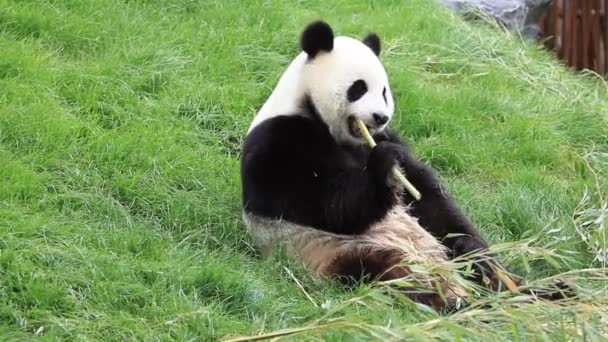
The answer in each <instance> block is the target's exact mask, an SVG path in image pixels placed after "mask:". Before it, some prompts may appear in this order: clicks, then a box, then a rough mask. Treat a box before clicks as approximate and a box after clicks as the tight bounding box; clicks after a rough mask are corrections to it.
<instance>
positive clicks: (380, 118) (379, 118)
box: [372, 113, 388, 126]
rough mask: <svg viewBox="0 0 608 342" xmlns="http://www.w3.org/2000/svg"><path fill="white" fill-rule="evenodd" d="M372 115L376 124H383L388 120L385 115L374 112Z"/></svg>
mask: <svg viewBox="0 0 608 342" xmlns="http://www.w3.org/2000/svg"><path fill="white" fill-rule="evenodd" d="M372 116H373V117H374V121H375V122H376V125H378V126H381V125H384V124H385V123H387V122H388V116H387V115H384V114H378V113H374V114H372Z"/></svg>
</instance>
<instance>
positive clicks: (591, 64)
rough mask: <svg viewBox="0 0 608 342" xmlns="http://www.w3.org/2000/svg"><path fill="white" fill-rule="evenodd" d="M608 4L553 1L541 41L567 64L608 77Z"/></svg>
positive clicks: (602, 0) (544, 19)
mask: <svg viewBox="0 0 608 342" xmlns="http://www.w3.org/2000/svg"><path fill="white" fill-rule="evenodd" d="M607 10H608V0H553V3H552V5H551V7H550V8H549V11H548V13H547V14H546V15H545V16H543V17H542V18H541V19H540V29H541V39H544V40H545V46H546V47H547V48H548V49H551V50H553V51H555V52H556V53H557V55H558V57H559V58H560V59H562V60H563V61H564V62H565V63H566V64H568V65H570V66H572V67H574V68H576V69H578V70H582V69H590V70H594V71H596V72H597V73H599V74H601V75H608V13H607Z"/></svg>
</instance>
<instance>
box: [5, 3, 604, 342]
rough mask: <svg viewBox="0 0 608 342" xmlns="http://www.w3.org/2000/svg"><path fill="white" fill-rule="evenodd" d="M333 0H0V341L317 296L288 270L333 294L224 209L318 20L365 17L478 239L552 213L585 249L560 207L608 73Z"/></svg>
mask: <svg viewBox="0 0 608 342" xmlns="http://www.w3.org/2000/svg"><path fill="white" fill-rule="evenodd" d="M249 3H251V4H249ZM332 3H333V4H332V5H328V4H325V2H324V1H313V3H306V4H303V3H292V2H288V1H274V2H264V3H263V4H259V3H258V2H246V1H204V2H200V3H199V2H195V1H187V0H171V1H128V2H127V1H124V2H123V1H105V2H103V3H102V2H90V1H78V0H73V1H60V2H42V1H40V2H38V1H27V2H13V1H7V0H0V160H2V162H1V163H0V336H1V337H2V338H1V339H2V340H7V339H22V338H28V337H32V336H34V335H38V336H44V337H46V338H49V339H53V338H70V339H73V338H77V339H103V340H112V339H118V340H123V339H143V338H149V339H150V338H151V339H168V338H171V339H184V338H196V337H198V338H202V339H213V338H217V337H220V336H224V335H226V334H251V333H256V332H258V331H271V330H275V329H280V328H285V327H297V326H301V325H304V324H306V323H307V322H309V321H310V320H313V319H316V318H318V317H320V316H321V315H323V314H325V313H326V309H325V308H320V307H319V308H317V307H316V306H315V305H313V304H312V303H311V302H310V301H309V300H308V299H307V298H306V297H305V295H304V294H303V292H302V291H301V290H300V289H299V288H298V286H296V284H295V283H294V281H293V280H292V278H291V277H290V276H289V275H288V273H287V272H286V271H285V269H284V267H288V268H289V269H291V270H292V271H293V272H294V273H295V276H296V277H298V278H301V281H302V282H303V283H304V286H306V289H307V291H308V292H309V293H310V295H311V296H312V298H313V300H314V301H315V302H317V303H323V302H326V303H328V304H329V305H331V303H337V302H340V301H342V300H346V299H348V298H350V297H351V294H349V293H345V292H340V291H338V290H337V289H335V288H333V287H332V286H331V285H330V284H327V283H325V284H323V283H321V284H317V283H314V282H312V281H311V280H310V279H308V278H307V277H306V276H305V274H304V273H303V272H302V271H301V270H300V269H299V268H298V267H297V266H296V265H290V264H289V263H287V262H286V261H282V262H281V263H276V262H275V261H274V260H268V261H260V260H258V259H257V258H256V257H255V255H254V252H253V251H252V249H251V247H250V245H249V241H250V240H249V238H248V237H247V235H246V234H245V233H244V230H243V226H242V224H241V222H240V203H239V201H240V185H239V161H238V153H239V148H240V142H241V141H242V137H243V134H244V133H245V132H246V129H247V127H248V124H249V122H250V120H251V119H252V116H253V114H254V112H255V110H256V108H259V107H260V106H261V104H262V103H263V101H264V99H265V98H266V97H267V96H268V95H269V93H270V91H271V88H272V87H273V86H274V84H275V82H276V81H277V79H278V77H279V76H280V74H281V72H282V71H283V70H284V68H285V67H286V65H287V64H288V63H289V61H290V60H291V58H293V56H295V54H296V53H297V42H296V40H297V36H298V34H299V32H300V30H301V29H302V27H303V26H304V25H305V24H306V23H307V22H308V21H310V20H312V19H316V18H318V17H319V16H322V17H323V18H325V19H326V20H328V21H330V22H331V23H332V24H333V26H334V28H335V30H336V31H337V32H339V33H340V34H354V35H358V36H362V35H363V34H364V33H366V32H367V30H375V31H377V32H378V33H379V34H380V35H381V37H382V38H383V39H384V52H383V60H384V61H385V63H386V65H387V69H388V72H389V75H391V79H392V86H393V89H394V93H395V97H396V101H397V111H398V114H397V117H396V119H395V123H394V125H396V127H398V128H400V129H401V131H402V132H403V134H404V135H405V136H406V137H407V138H409V139H410V140H411V141H412V142H413V143H414V144H416V148H417V151H418V153H419V154H420V156H421V157H423V158H424V159H426V160H428V161H430V162H431V163H432V164H433V165H434V166H435V167H436V168H437V169H438V170H439V171H440V172H441V174H442V176H443V177H444V179H445V180H446V182H447V183H448V184H449V186H450V188H451V189H452V191H453V192H454V193H455V196H456V197H457V198H458V199H459V201H460V203H462V205H463V206H464V207H465V208H466V209H467V211H468V212H469V213H470V215H471V216H472V218H473V220H474V221H475V222H476V223H477V224H478V225H479V227H480V229H481V230H482V231H483V233H484V234H485V235H486V236H487V237H488V239H490V240H491V241H492V242H501V241H512V240H516V239H519V238H522V237H525V236H526V234H529V233H539V232H541V230H543V229H545V230H547V229H552V228H556V229H553V230H552V231H553V233H552V235H547V234H543V237H544V239H543V241H544V242H543V243H545V244H556V245H555V246H558V247H559V248H565V249H568V250H572V251H576V252H577V253H576V254H574V255H573V258H572V259H571V261H570V263H569V264H567V265H566V266H565V267H569V268H580V267H588V266H589V264H590V262H591V261H592V259H593V255H592V254H590V253H588V252H587V251H586V245H585V244H584V243H582V241H581V239H580V238H578V236H577V235H576V233H575V231H574V224H573V223H572V220H571V216H572V214H573V213H574V211H575V209H576V206H577V204H578V203H579V201H580V200H581V198H582V197H583V193H584V190H585V188H586V187H591V188H593V184H594V179H593V178H592V177H590V173H589V172H588V171H586V169H585V167H584V165H585V164H584V161H583V159H582V157H581V156H582V155H583V153H585V152H586V151H588V150H589V149H590V148H591V147H593V146H595V148H596V149H599V150H603V151H606V148H607V147H606V146H607V144H608V138H607V129H606V127H607V125H606V121H605V120H606V116H605V113H606V105H605V103H606V96H605V88H603V86H601V85H600V86H597V87H594V86H593V85H592V82H591V81H589V80H581V79H578V78H577V77H575V76H573V75H571V74H569V73H568V72H566V71H565V70H564V69H561V68H558V67H556V65H557V63H556V62H554V61H552V59H551V58H550V57H549V56H548V55H547V54H545V53H543V52H541V51H537V50H535V49H533V48H531V47H522V46H521V45H520V44H519V43H517V42H515V41H508V40H507V39H506V38H505V37H499V35H496V34H493V33H490V32H489V31H485V30H483V29H481V30H480V29H476V28H471V27H468V26H465V25H462V23H460V22H459V21H458V20H455V19H453V18H451V17H450V16H448V15H447V14H446V13H443V12H439V11H437V10H436V9H435V8H434V7H432V6H430V5H428V4H426V1H423V0H419V1H386V2H384V4H382V5H377V4H373V5H372V4H371V2H370V4H353V2H352V1H339V2H332ZM602 106H603V107H602ZM602 113H604V114H602ZM560 238H562V239H561V240H560ZM520 266H521V264H520V265H519V266H518V264H517V263H516V267H517V268H518V270H519V271H521V273H523V274H526V275H528V276H530V277H540V276H542V275H544V274H545V273H546V272H549V271H550V272H555V270H551V269H550V268H549V267H547V264H546V263H543V262H539V263H537V264H534V265H533V266H534V267H535V268H534V269H533V270H532V271H531V273H530V274H527V272H525V271H524V269H523V268H521V267H520ZM359 291H361V292H363V293H367V292H365V291H366V289H359ZM344 310H345V311H343V312H342V313H343V314H344V315H350V316H351V317H353V320H354V319H355V317H356V316H357V315H360V318H361V319H362V320H364V321H365V322H368V323H374V322H375V323H378V324H386V323H387V322H388V321H387V320H388V319H389V318H390V320H391V321H392V322H402V323H404V322H420V321H424V320H425V319H428V318H429V317H434V316H433V315H431V314H422V313H419V312H412V311H411V310H409V309H407V308H397V307H392V306H388V305H387V306H383V307H381V308H379V309H374V308H368V309H365V310H364V309H361V308H360V307H355V308H346V309H344ZM362 310H363V311H362ZM429 315H430V316H429ZM509 331H510V330H508V329H507V333H509ZM344 333H346V332H344ZM335 334H338V336H339V334H340V332H335ZM513 334H517V329H514V330H513Z"/></svg>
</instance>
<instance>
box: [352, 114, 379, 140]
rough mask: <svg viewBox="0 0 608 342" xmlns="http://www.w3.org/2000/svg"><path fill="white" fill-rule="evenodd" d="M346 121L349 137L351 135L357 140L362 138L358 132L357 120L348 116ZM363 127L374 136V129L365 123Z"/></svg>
mask: <svg viewBox="0 0 608 342" xmlns="http://www.w3.org/2000/svg"><path fill="white" fill-rule="evenodd" d="M347 121H348V131H349V133H350V135H352V136H353V137H355V138H357V139H359V138H362V137H363V135H362V134H361V131H360V130H359V126H358V125H357V119H356V118H355V117H354V116H349V117H348V120H347ZM364 122H365V121H364ZM365 127H367V130H368V131H369V133H370V134H374V129H373V128H372V127H370V126H369V125H368V124H367V123H366V124H365Z"/></svg>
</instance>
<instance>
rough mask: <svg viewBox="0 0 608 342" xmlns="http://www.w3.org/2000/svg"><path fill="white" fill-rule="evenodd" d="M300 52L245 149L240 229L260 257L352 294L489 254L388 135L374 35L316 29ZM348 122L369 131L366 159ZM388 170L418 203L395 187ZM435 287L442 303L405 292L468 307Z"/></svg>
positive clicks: (434, 182) (436, 183)
mask: <svg viewBox="0 0 608 342" xmlns="http://www.w3.org/2000/svg"><path fill="white" fill-rule="evenodd" d="M300 45H301V49H302V51H301V53H300V54H299V55H298V56H297V57H296V58H295V59H294V60H293V61H292V62H291V64H290V65H289V66H288V68H287V70H286V71H285V73H284V74H283V75H282V77H281V78H280V80H279V82H278V84H277V86H276V88H275V89H274V91H273V92H272V94H271V95H270V97H269V98H268V100H267V101H266V102H265V103H264V105H263V106H262V108H261V109H260V110H259V112H258V113H257V114H256V116H255V118H254V119H253V122H252V123H251V126H250V127H249V130H248V132H247V135H246V137H245V139H244V143H243V146H242V152H241V180H242V204H243V220H244V222H245V226H246V227H247V229H248V230H249V232H250V233H251V234H252V236H253V238H254V240H255V243H256V246H257V247H258V248H259V250H260V252H261V254H262V255H269V254H270V253H272V251H273V249H274V248H276V247H277V246H282V247H283V248H284V250H285V251H286V252H287V253H288V254H289V255H290V256H291V257H293V258H296V259H297V260H299V261H301V262H303V264H304V265H305V266H306V267H307V268H308V269H309V270H310V271H311V272H312V274H313V275H315V276H319V277H332V278H335V279H338V280H339V281H341V282H343V283H353V282H358V281H361V280H381V281H382V280H393V279H397V278H401V277H405V276H407V275H408V274H409V273H410V267H409V266H411V265H435V264H440V263H443V262H446V261H447V260H449V259H450V258H454V257H458V256H461V255H464V254H467V253H470V252H473V251H477V250H485V249H487V248H488V244H487V243H486V242H485V241H484V239H483V238H482V237H481V236H480V234H479V233H478V232H477V230H476V229H475V227H474V226H473V224H472V223H471V221H470V220H469V219H468V218H467V217H466V216H465V214H464V213H463V211H462V210H461V209H460V208H459V207H458V206H457V204H456V203H455V201H454V200H453V199H452V197H451V196H450V195H449V194H448V193H447V192H446V189H445V188H444V187H443V186H442V184H441V183H440V180H439V178H438V177H437V175H436V172H435V171H434V170H433V169H432V168H431V167H430V166H429V165H427V164H426V163H424V162H422V161H420V160H418V159H417V158H416V157H415V156H414V154H413V153H412V152H411V150H410V148H409V146H408V145H406V144H405V143H404V142H402V140H401V139H400V138H399V136H398V135H397V134H396V133H395V132H394V131H392V130H391V129H390V128H388V125H389V123H390V121H391V118H392V116H393V112H394V102H393V96H392V93H391V88H390V86H389V80H388V77H387V73H386V71H385V69H384V67H383V65H382V63H381V62H380V60H379V55H380V50H381V43H380V38H379V37H378V35H376V34H375V33H370V34H368V35H367V36H365V37H364V38H363V39H355V38H351V37H346V36H338V37H334V34H333V31H332V28H331V27H330V26H329V25H328V24H327V23H326V22H323V21H316V22H313V23H311V24H309V25H308V26H307V27H306V28H305V29H304V30H303V32H302V34H301V38H300ZM354 118H358V119H361V120H362V121H363V122H364V123H365V124H366V126H367V127H368V129H369V131H370V133H371V134H372V136H373V138H374V139H375V141H376V142H377V145H376V146H375V147H374V148H373V149H370V148H369V147H368V146H367V145H366V144H365V142H364V140H363V139H362V136H361V134H360V132H359V131H358V129H357V126H356V123H355V121H354ZM395 164H397V165H398V166H399V167H400V168H401V169H402V170H403V171H404V172H405V175H406V177H407V178H408V180H409V181H410V182H411V183H412V184H413V185H414V186H415V187H416V188H417V189H418V190H419V191H420V193H421V195H422V197H421V199H420V200H414V198H413V197H412V196H411V195H410V194H409V193H407V192H404V191H403V189H402V187H401V186H400V185H399V184H398V183H397V182H395V180H394V179H393V176H392V174H391V169H392V168H393V167H394V165H395ZM448 235H450V236H448ZM490 263H492V265H497V266H500V264H499V263H498V262H494V261H493V260H490V261H487V260H486V261H480V262H479V263H477V264H476V265H478V266H479V267H477V269H478V272H477V279H478V280H480V279H482V277H483V279H485V280H488V279H489V280H490V282H491V283H492V284H497V283H499V281H500V279H499V277H497V275H496V274H495V273H494V268H492V267H488V266H489V265H490ZM441 282H442V284H440V286H439V287H441V289H442V290H441V291H442V292H440V290H439V289H438V288H437V286H436V285H433V284H436V283H434V282H432V281H430V280H429V287H430V288H434V289H435V290H432V291H427V292H411V291H410V292H408V293H409V295H410V297H411V298H412V299H413V300H415V301H417V302H420V303H424V304H427V305H430V306H432V307H434V308H436V309H453V308H454V306H456V305H459V303H461V302H462V301H461V300H459V299H460V298H466V292H465V291H464V289H462V288H460V287H459V286H457V285H456V284H454V282H451V281H450V280H449V279H442V280H441ZM433 286H435V287H433Z"/></svg>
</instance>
